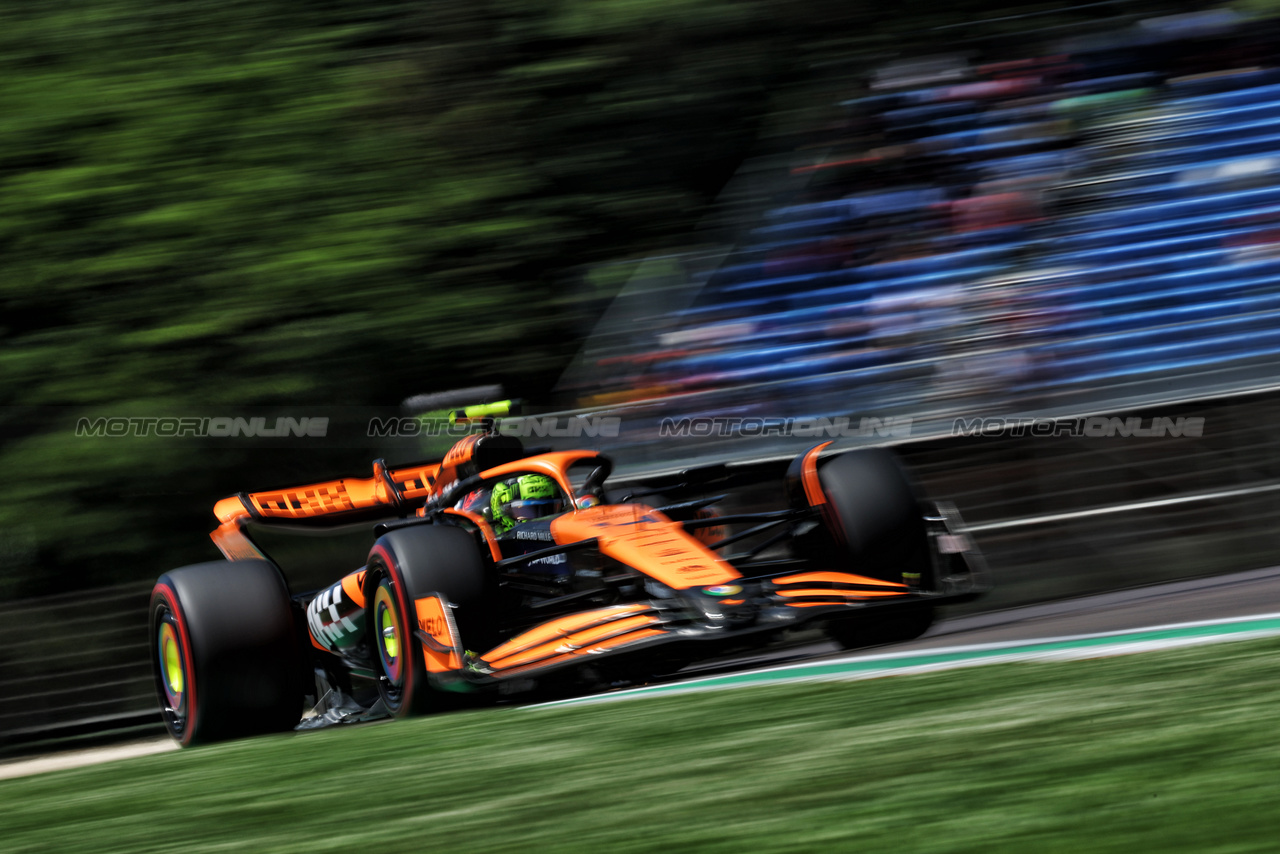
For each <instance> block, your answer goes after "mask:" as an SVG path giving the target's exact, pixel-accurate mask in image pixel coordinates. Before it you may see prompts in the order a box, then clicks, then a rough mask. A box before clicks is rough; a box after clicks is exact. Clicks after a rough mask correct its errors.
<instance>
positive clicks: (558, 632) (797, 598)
mask: <svg viewBox="0 0 1280 854" xmlns="http://www.w3.org/2000/svg"><path fill="white" fill-rule="evenodd" d="M961 595H962V594H958V593H954V592H953V593H940V592H925V591H920V590H918V589H914V588H911V587H908V586H906V585H904V584H898V583H895V582H890V581H881V580H879V579H874V578H867V577H864V576H859V575H854V574H851V573H841V572H800V573H794V574H791V575H783V576H779V577H772V578H766V579H743V580H742V581H741V582H739V583H735V584H725V585H715V586H714V587H710V588H701V589H698V590H691V591H681V592H680V594H679V595H677V596H675V597H673V598H666V599H651V600H648V601H645V602H635V603H631V604H624V605H611V606H607V607H603V608H595V609H591V610H587V611H581V612H579V613H576V614H571V615H569V616H565V617H559V618H556V619H553V620H548V621H547V622H545V623H541V624H539V625H537V626H535V627H533V628H531V629H528V630H527V631H524V632H522V633H520V634H519V635H517V636H515V637H513V638H511V639H510V640H508V641H506V642H504V643H502V644H501V645H499V646H497V647H495V648H493V649H492V650H489V651H487V652H484V653H476V652H474V651H466V650H463V649H462V648H461V646H460V644H459V641H458V636H457V633H456V630H454V629H453V628H452V626H451V625H450V624H448V623H447V622H446V621H445V620H441V619H432V620H429V621H424V620H422V619H420V620H419V629H418V631H417V632H416V635H417V637H418V638H419V640H421V641H422V644H423V651H424V655H425V656H426V657H427V670H428V674H429V677H430V678H432V680H433V681H434V682H435V683H436V685H437V687H443V688H455V689H456V688H457V687H460V686H459V684H458V683H463V684H466V685H470V686H473V687H475V688H483V687H485V686H496V685H498V684H500V683H502V682H504V681H506V680H509V679H511V678H513V677H530V676H539V675H542V674H545V673H549V672H552V671H555V670H560V669H563V668H566V667H573V666H576V665H581V664H585V663H587V662H588V661H591V660H597V659H601V658H604V657H613V656H619V655H623V654H626V655H639V654H642V653H645V652H649V651H653V649H654V648H655V647H659V646H673V645H680V646H682V647H684V649H683V650H682V652H683V653H684V654H686V655H687V656H688V657H689V658H691V659H697V658H709V657H713V656H715V655H717V654H719V653H720V652H721V651H722V650H727V649H732V648H736V647H740V646H751V645H753V644H760V645H763V644H764V643H765V642H767V640H768V635H770V634H774V633H777V632H779V631H781V630H784V629H791V628H797V627H800V626H803V625H805V624H806V623H810V622H815V621H817V620H822V619H831V618H854V617H856V614H855V613H854V612H856V611H861V610H864V609H868V608H875V609H881V608H893V607H895V606H902V605H905V604H908V603H911V604H914V605H917V606H918V605H920V604H923V603H926V602H927V603H930V604H941V603H943V602H946V601H956V600H957V599H959V598H961ZM417 607H418V613H419V615H420V616H421V615H424V614H431V615H447V614H448V612H449V610H450V609H449V607H448V603H447V601H445V599H444V597H443V596H442V595H440V594H438V593H433V594H430V595H428V596H426V597H424V598H423V599H419V600H417Z"/></svg>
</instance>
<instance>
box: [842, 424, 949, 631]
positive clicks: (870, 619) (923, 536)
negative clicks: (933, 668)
mask: <svg viewBox="0 0 1280 854" xmlns="http://www.w3.org/2000/svg"><path fill="white" fill-rule="evenodd" d="M818 480H819V482H820V483H821V484H822V491H823V494H824V495H825V497H826V499H827V503H826V505H825V507H824V511H823V520H824V522H825V523H826V526H827V530H828V532H829V534H830V539H831V541H832V544H833V549H834V554H835V556H836V559H837V560H845V561H848V562H849V567H850V569H851V570H852V571H853V572H856V573H858V574H859V575H865V576H869V577H871V578H879V579H883V580H885V581H894V582H898V583H901V584H908V585H911V586H912V587H918V588H922V589H931V588H932V587H933V584H934V581H933V574H934V573H933V562H932V560H931V559H930V548H929V534H928V530H927V528H926V527H925V521H924V513H923V512H922V510H921V506H920V500H919V498H918V496H917V494H916V491H915V489H914V487H913V486H912V484H911V481H910V479H909V478H908V477H907V474H906V472H905V471H903V469H902V467H901V465H899V463H898V460H897V457H895V456H894V455H893V454H892V453H890V452H889V451H886V450H883V449H880V448H872V449H868V450H863V451H852V452H849V453H845V454H841V455H840V456H838V457H835V458H834V459H832V460H831V461H829V462H827V463H826V464H825V465H823V466H822V467H821V468H820V469H819V470H818ZM933 620H934V607H933V606H932V605H929V604H923V603H917V604H913V605H910V606H897V605H888V606H885V607H873V608H868V609H866V610H864V611H863V612H861V613H859V614H857V615H856V616H851V617H849V618H846V619H840V620H833V621H831V623H829V624H828V626H827V633H828V634H829V635H830V636H831V637H832V638H833V639H834V640H835V641H836V642H837V643H839V644H840V645H841V646H843V647H845V648H846V649H849V648H853V647H860V646H869V645H872V644H881V643H897V642H901V641H906V640H911V639H913V638H917V637H919V636H920V635H922V634H924V633H925V632H926V631H928V630H929V627H930V626H931V625H933Z"/></svg>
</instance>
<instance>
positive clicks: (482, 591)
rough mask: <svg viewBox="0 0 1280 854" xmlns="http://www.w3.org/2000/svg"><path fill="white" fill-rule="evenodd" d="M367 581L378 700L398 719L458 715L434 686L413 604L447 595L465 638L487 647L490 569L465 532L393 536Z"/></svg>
mask: <svg viewBox="0 0 1280 854" xmlns="http://www.w3.org/2000/svg"><path fill="white" fill-rule="evenodd" d="M368 566H369V571H368V573H367V574H366V577H365V584H366V585H367V587H366V591H367V592H366V598H365V601H367V602H369V603H370V606H369V607H367V608H366V611H365V613H366V618H367V619H368V620H369V625H368V637H369V638H370V639H371V642H372V644H373V646H374V647H375V653H374V666H375V669H376V671H377V673H378V694H379V696H380V697H381V698H382V702H383V703H384V704H385V705H386V707H387V710H388V711H390V712H391V713H392V714H393V715H395V716H396V717H408V716H411V715H422V714H427V713H429V712H435V711H443V710H445V709H449V708H452V707H453V706H454V705H455V704H456V701H455V698H454V697H452V696H450V695H448V694H446V693H445V692H442V691H437V690H435V689H434V688H433V687H432V686H431V685H430V683H429V681H428V677H427V668H426V662H425V658H424V656H423V650H422V642H421V641H420V640H419V639H418V638H417V636H416V635H415V634H414V630H415V629H416V628H417V619H416V614H417V612H416V609H415V606H414V601H415V600H416V599H418V598H420V597H423V596H426V595H428V594H432V593H439V594H441V595H443V596H444V597H445V598H446V599H447V600H448V601H449V604H450V605H451V606H452V608H451V614H452V616H453V620H454V623H455V624H456V625H457V628H458V633H459V636H460V639H461V641H462V643H463V644H464V645H468V644H469V645H470V647H471V648H483V644H484V643H485V642H486V641H487V640H488V639H489V637H490V634H491V631H492V624H491V622H490V620H489V613H488V609H487V608H486V604H487V603H488V602H491V601H492V599H490V598H489V596H490V593H491V591H490V590H489V589H488V580H487V579H488V577H489V575H490V573H489V572H488V567H487V566H486V564H485V562H484V560H483V558H481V556H480V552H479V550H478V548H477V546H476V542H475V540H474V539H473V538H472V536H471V534H469V533H467V532H466V531H464V530H463V529H461V528H454V527H449V526H443V525H441V526H436V525H422V526H420V527H412V528H402V529H400V530H397V531H391V532H389V533H387V534H385V535H383V536H382V537H380V538H379V539H378V541H377V542H376V543H374V546H373V550H372V551H371V552H370V553H369V564H368Z"/></svg>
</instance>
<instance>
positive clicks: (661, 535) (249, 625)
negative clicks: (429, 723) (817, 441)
mask: <svg viewBox="0 0 1280 854" xmlns="http://www.w3.org/2000/svg"><path fill="white" fill-rule="evenodd" d="M486 411H487V412H489V413H492V411H493V410H492V408H490V409H489V410H486ZM463 414H464V417H465V413H463ZM482 420H483V421H484V426H482V428H481V430H480V431H479V432H476V433H473V434H471V435H467V436H465V437H464V438H463V439H462V440H461V441H459V442H458V443H457V444H456V445H455V446H454V447H453V448H452V449H451V450H450V451H449V452H448V454H446V455H445V457H444V458H443V459H442V460H440V461H438V462H433V463H429V464H421V465H410V466H403V467H397V468H394V469H392V468H388V467H387V466H386V465H384V464H383V463H382V462H381V461H378V462H375V463H374V464H373V475H372V477H369V478H363V479H361V478H347V479H342V480H334V481H328V482H325V483H316V484H312V485H308V486H300V487H294V488H290V489H282V490H275V491H268V492H256V493H241V494H239V495H236V496H233V497H230V498H226V499H223V500H222V501H219V502H218V503H217V505H216V506H215V508H214V512H215V514H216V515H217V517H218V521H219V522H220V524H219V526H218V528H217V529H216V530H215V531H214V532H213V533H212V537H213V540H214V542H215V543H216V544H217V546H218V548H219V549H220V550H221V551H222V553H223V554H224V555H225V556H226V558H227V560H226V561H219V562H214V563H203V564H198V565H195V566H187V567H183V568H181V569H176V570H173V571H172V572H168V573H166V574H164V575H163V576H161V578H160V579H159V581H158V582H157V583H156V586H155V589H154V592H153V594H152V597H151V609H150V613H151V623H150V626H151V648H152V660H153V662H154V663H155V682H156V688H157V691H158V694H159V700H160V706H161V709H162V712H163V716H164V720H165V723H166V725H167V727H168V729H169V731H170V733H171V734H172V735H173V737H174V738H176V739H177V740H178V741H179V742H180V743H181V744H183V745H191V744H196V743H201V742H208V741H214V740H218V739H222V738H229V737H235V736H240V735H248V734H253V733H259V732H269V731H275V730H287V729H291V728H294V727H297V726H298V725H299V720H300V719H301V718H302V716H303V712H304V709H305V708H306V707H307V706H309V705H312V704H314V708H313V711H314V714H312V715H310V716H309V717H308V718H307V719H305V720H304V722H303V724H302V726H307V725H320V724H323V723H326V722H332V721H340V720H353V719H367V718H369V717H376V716H380V715H387V714H390V715H395V716H403V715H410V714H420V713H424V712H429V711H433V710H437V709H443V708H450V707H453V706H454V705H456V704H457V703H458V702H459V701H461V700H463V699H465V698H467V697H468V696H469V695H470V696H477V695H481V696H482V695H484V694H486V693H489V694H494V695H497V694H510V693H515V692H520V691H525V690H530V689H538V688H541V689H544V690H545V689H547V688H548V687H550V688H552V689H560V690H563V689H564V688H566V687H568V686H572V687H573V688H574V689H580V688H582V687H587V688H590V687H593V686H595V687H599V686H610V685H616V684H635V683H636V682H641V681H645V680H648V679H652V678H655V677H658V676H660V675H662V674H665V673H671V672H673V671H675V670H678V669H679V668H681V667H682V666H684V665H685V664H687V663H689V662H691V661H694V660H698V659H706V658H709V657H713V656H717V655H721V654H724V653H727V652H732V651H735V650H738V649H741V648H744V647H758V646H761V645H763V644H765V643H767V642H769V641H771V640H773V639H775V638H777V637H778V636H780V635H781V634H782V633H784V632H785V631H787V630H789V629H794V628H797V627H799V626H801V625H804V624H809V623H814V624H818V625H822V626H823V627H824V628H825V629H826V631H827V633H828V634H829V635H830V636H831V637H833V638H834V639H835V640H837V641H839V642H840V643H841V644H843V645H844V646H846V647H852V646H860V645H866V644H869V643H880V642H886V641H892V640H901V639H907V638H911V637H915V636H917V635H919V634H921V633H922V632H924V631H925V630H926V629H927V628H928V627H929V625H930V623H931V622H932V620H933V617H934V609H935V606H936V605H938V604H939V603H944V602H948V603H949V602H956V601H961V600H964V599H967V598H971V597H973V596H975V595H977V594H978V593H980V592H981V591H982V590H983V588H984V574H985V573H984V571H983V567H982V561H981V557H980V555H979V554H978V553H977V552H976V550H975V549H974V547H973V544H972V542H971V540H970V538H969V537H968V536H967V535H966V534H965V532H964V530H963V528H962V526H961V522H960V519H959V517H958V516H957V515H956V513H955V511H954V509H953V508H950V507H949V506H948V505H945V504H933V503H924V502H922V501H921V500H920V499H919V498H918V496H917V494H916V492H915V491H914V490H913V488H912V487H911V485H910V483H909V481H908V479H907V478H906V476H905V475H904V473H903V471H902V469H901V468H900V466H899V465H898V463H897V461H896V459H895V458H894V457H893V455H892V454H890V453H889V452H887V451H884V450H879V449H870V450H858V451H851V452H846V453H841V454H826V455H824V454H823V451H824V450H825V449H826V448H827V445H829V444H830V443H827V444H823V445H818V446H816V447H814V448H812V449H810V450H809V451H807V452H806V453H803V454H801V455H800V456H798V457H797V458H796V459H795V460H794V462H792V464H791V465H790V468H789V469H788V470H787V472H786V476H785V483H784V486H785V493H784V494H785V496H786V503H785V504H782V506H780V507H777V508H774V509H766V510H755V509H751V510H749V511H748V512H731V513H727V514H726V513H722V512H720V511H719V510H718V509H717V508H718V507H720V506H724V505H725V504H732V503H733V502H732V500H730V499H731V498H732V496H733V489H734V488H735V476H734V475H733V474H732V473H731V472H730V470H729V469H728V468H727V467H725V466H709V467H706V468H703V469H693V470H689V471H686V472H682V473H680V475H678V476H672V477H668V478H667V479H666V481H665V482H658V483H656V485H651V487H650V488H647V489H644V490H641V489H638V488H633V489H632V491H631V493H630V494H621V495H619V494H615V492H614V491H613V490H612V489H608V488H606V478H607V477H608V476H609V474H610V471H611V468H612V465H611V463H610V461H609V459H608V458H607V457H605V456H603V455H601V454H600V453H598V452H595V451H567V452H565V451H561V452H545V453H527V452H526V451H525V449H524V448H523V447H522V444H521V442H520V440H519V439H518V438H514V437H512V436H509V435H502V434H500V433H499V432H496V431H494V430H493V429H492V420H491V419H487V418H486V419H482ZM717 492H719V493H723V494H715V493H717ZM780 504H781V502H780Z"/></svg>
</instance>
